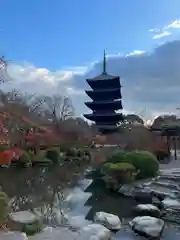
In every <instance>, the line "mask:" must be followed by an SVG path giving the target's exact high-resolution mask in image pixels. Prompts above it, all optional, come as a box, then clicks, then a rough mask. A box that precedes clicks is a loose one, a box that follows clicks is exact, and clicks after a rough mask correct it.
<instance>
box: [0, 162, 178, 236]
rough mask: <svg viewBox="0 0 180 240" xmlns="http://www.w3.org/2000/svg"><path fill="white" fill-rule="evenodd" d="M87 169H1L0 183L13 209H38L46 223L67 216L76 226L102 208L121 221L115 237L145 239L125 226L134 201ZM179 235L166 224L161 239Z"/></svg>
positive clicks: (63, 221) (57, 222) (53, 223)
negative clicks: (94, 177)
mask: <svg viewBox="0 0 180 240" xmlns="http://www.w3.org/2000/svg"><path fill="white" fill-rule="evenodd" d="M86 168H87V166H83V165H82V166H72V165H67V164H66V165H65V166H61V167H58V168H56V169H48V168H41V169H39V168H38V169H35V168H33V169H22V170H17V169H0V185H1V186H2V189H3V191H5V192H6V193H7V195H8V196H9V198H10V199H11V206H12V211H19V210H29V209H31V210H34V211H40V212H41V214H43V215H44V216H45V223H46V224H47V225H51V226H58V225H65V224H66V220H67V217H66V216H68V219H69V222H68V224H69V225H70V226H71V228H73V229H78V228H80V227H82V226H84V225H86V224H88V223H90V222H91V220H92V219H93V216H94V214H95V213H96V212H97V211H105V212H109V213H113V214H116V215H118V216H119V217H120V218H121V220H122V223H123V229H122V230H121V231H119V232H118V233H116V235H114V239H125V240H133V239H144V238H142V237H139V236H136V235H135V234H134V233H133V232H132V231H131V229H130V228H129V225H128V221H129V220H130V219H132V218H133V216H132V211H131V209H132V207H133V206H135V205H137V202H136V201H135V200H133V199H130V198H124V197H120V196H119V195H118V194H115V193H114V194H112V193H109V192H108V191H107V190H106V189H105V188H104V186H103V184H102V183H101V182H98V183H93V182H92V180H91V179H89V178H87V177H85V174H84V173H85V170H86ZM53 209H56V210H57V212H56V216H54V213H55V212H54V211H53ZM179 234H180V231H179V229H178V227H177V226H168V227H167V228H166V229H165V230H164V234H163V236H162V238H161V239H165V240H168V239H171V238H172V239H174V240H177V239H180V235H179Z"/></svg>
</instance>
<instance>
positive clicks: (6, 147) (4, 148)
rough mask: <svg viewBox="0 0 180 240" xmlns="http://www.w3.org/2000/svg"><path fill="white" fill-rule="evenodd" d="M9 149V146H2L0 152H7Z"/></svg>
mask: <svg viewBox="0 0 180 240" xmlns="http://www.w3.org/2000/svg"><path fill="white" fill-rule="evenodd" d="M9 148H10V147H9V146H5V145H4V146H2V145H0V151H4V150H8V149H9Z"/></svg>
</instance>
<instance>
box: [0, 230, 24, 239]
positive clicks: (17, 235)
mask: <svg viewBox="0 0 180 240" xmlns="http://www.w3.org/2000/svg"><path fill="white" fill-rule="evenodd" d="M0 239H1V240H28V238H27V235H26V234H25V233H21V232H10V231H9V232H3V231H0Z"/></svg>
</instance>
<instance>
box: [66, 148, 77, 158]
mask: <svg viewBox="0 0 180 240" xmlns="http://www.w3.org/2000/svg"><path fill="white" fill-rule="evenodd" d="M66 156H69V157H77V156H78V149H76V148H68V149H67V151H66Z"/></svg>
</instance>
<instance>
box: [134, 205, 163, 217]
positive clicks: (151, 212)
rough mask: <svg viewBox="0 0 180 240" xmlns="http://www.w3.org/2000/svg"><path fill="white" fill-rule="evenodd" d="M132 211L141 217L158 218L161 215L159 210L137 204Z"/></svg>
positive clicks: (154, 207) (151, 206) (152, 206)
mask: <svg viewBox="0 0 180 240" xmlns="http://www.w3.org/2000/svg"><path fill="white" fill-rule="evenodd" d="M134 211H135V212H136V213H137V214H138V215H141V216H142V215H144V216H145V215H146V216H147V215H148V216H153V217H159V216H160V214H161V212H160V210H159V209H158V208H157V207H156V206H154V205H152V204H139V205H137V206H136V207H135V209H134Z"/></svg>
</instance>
